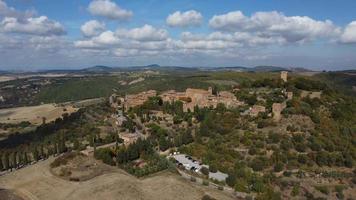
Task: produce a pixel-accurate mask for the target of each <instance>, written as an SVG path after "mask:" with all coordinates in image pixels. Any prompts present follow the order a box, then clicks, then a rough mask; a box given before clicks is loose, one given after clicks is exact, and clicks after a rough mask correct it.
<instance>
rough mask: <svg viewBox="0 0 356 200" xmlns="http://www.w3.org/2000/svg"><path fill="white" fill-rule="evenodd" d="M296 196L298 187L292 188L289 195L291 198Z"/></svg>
mask: <svg viewBox="0 0 356 200" xmlns="http://www.w3.org/2000/svg"><path fill="white" fill-rule="evenodd" d="M298 194H299V185H295V186H293V189H292V192H291V195H292V196H293V197H295V196H297V195H298Z"/></svg>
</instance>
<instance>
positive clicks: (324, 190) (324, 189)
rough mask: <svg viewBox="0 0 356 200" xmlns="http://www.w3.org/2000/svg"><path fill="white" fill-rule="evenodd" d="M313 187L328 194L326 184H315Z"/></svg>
mask: <svg viewBox="0 0 356 200" xmlns="http://www.w3.org/2000/svg"><path fill="white" fill-rule="evenodd" d="M315 189H317V190H319V191H320V192H321V193H324V194H326V195H327V194H329V189H328V188H327V187H326V186H315Z"/></svg>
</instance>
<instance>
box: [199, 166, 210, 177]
mask: <svg viewBox="0 0 356 200" xmlns="http://www.w3.org/2000/svg"><path fill="white" fill-rule="evenodd" d="M200 171H201V173H202V174H204V175H206V176H208V175H209V169H208V168H206V167H202V168H201V169H200Z"/></svg>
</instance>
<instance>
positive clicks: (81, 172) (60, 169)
mask: <svg viewBox="0 0 356 200" xmlns="http://www.w3.org/2000/svg"><path fill="white" fill-rule="evenodd" d="M56 161H57V162H61V163H62V164H60V165H59V166H57V167H53V163H52V164H51V166H52V167H53V168H52V169H51V172H52V173H53V174H54V175H55V176H58V177H60V178H63V179H65V180H69V181H87V180H90V179H92V178H94V177H96V176H99V175H102V174H104V173H109V172H112V168H111V167H109V166H107V165H105V164H103V163H101V162H100V161H97V160H95V159H94V158H92V157H88V156H86V155H83V154H80V153H70V154H66V155H64V156H62V157H61V158H57V159H56V160H55V162H56Z"/></svg>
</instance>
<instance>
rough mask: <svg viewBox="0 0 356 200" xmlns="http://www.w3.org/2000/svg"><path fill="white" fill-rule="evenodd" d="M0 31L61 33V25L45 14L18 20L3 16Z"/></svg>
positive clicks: (62, 32) (38, 33)
mask: <svg viewBox="0 0 356 200" xmlns="http://www.w3.org/2000/svg"><path fill="white" fill-rule="evenodd" d="M0 31H2V32H14V33H23V34H32V35H45V36H48V35H63V34H65V33H66V32H65V30H64V28H63V26H62V25H61V24H60V23H59V22H56V21H52V20H50V19H48V18H47V17H46V16H40V17H34V18H32V17H31V18H27V19H24V20H18V19H17V18H14V17H5V18H4V19H3V20H2V21H1V22H0Z"/></svg>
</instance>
